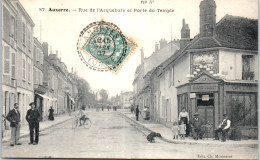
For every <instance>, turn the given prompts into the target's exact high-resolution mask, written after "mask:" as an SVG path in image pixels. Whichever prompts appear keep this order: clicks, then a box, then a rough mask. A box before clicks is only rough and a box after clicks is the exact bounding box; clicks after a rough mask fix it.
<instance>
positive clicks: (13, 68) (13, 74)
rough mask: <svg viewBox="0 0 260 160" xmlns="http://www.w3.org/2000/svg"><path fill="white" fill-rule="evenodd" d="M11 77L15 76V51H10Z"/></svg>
mask: <svg viewBox="0 0 260 160" xmlns="http://www.w3.org/2000/svg"><path fill="white" fill-rule="evenodd" d="M12 78H15V53H12Z"/></svg>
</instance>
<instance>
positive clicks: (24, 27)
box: [23, 23, 25, 45]
mask: <svg viewBox="0 0 260 160" xmlns="http://www.w3.org/2000/svg"><path fill="white" fill-rule="evenodd" d="M23 44H24V45H25V23H23Z"/></svg>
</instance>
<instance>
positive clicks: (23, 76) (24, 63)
mask: <svg viewBox="0 0 260 160" xmlns="http://www.w3.org/2000/svg"><path fill="white" fill-rule="evenodd" d="M25 65H26V64H25V59H23V79H24V80H25Z"/></svg>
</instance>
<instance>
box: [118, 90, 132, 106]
mask: <svg viewBox="0 0 260 160" xmlns="http://www.w3.org/2000/svg"><path fill="white" fill-rule="evenodd" d="M119 103H120V104H119V107H120V108H130V107H131V105H132V104H133V92H131V91H127V92H121V94H120V102H119Z"/></svg>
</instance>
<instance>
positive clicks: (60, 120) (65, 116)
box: [2, 112, 74, 143]
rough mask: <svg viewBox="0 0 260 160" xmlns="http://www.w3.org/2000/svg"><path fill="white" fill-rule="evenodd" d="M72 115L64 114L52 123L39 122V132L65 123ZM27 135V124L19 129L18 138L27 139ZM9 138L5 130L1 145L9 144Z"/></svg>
mask: <svg viewBox="0 0 260 160" xmlns="http://www.w3.org/2000/svg"><path fill="white" fill-rule="evenodd" d="M73 114H74V112H72V113H71V116H69V113H66V114H63V115H59V116H56V117H54V118H55V119H54V121H50V120H45V121H42V122H40V131H43V130H45V129H48V128H51V127H53V126H56V125H58V124H61V123H63V122H65V121H67V120H69V119H71V118H74V116H73ZM29 134H30V131H29V126H28V124H26V125H22V126H21V129H20V138H24V137H27V136H29ZM10 138H11V129H10V130H5V131H4V134H3V137H2V143H6V142H9V141H10Z"/></svg>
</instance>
